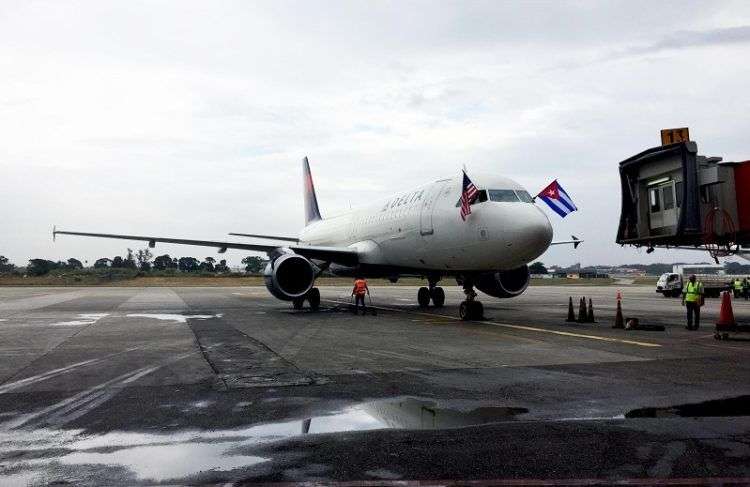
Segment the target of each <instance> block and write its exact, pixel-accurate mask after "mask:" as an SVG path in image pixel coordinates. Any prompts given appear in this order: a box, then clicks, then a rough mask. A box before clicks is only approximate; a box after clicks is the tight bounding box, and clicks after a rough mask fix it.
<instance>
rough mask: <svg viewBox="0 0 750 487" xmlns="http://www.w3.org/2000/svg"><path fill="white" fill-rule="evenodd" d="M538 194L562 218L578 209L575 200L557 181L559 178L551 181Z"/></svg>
mask: <svg viewBox="0 0 750 487" xmlns="http://www.w3.org/2000/svg"><path fill="white" fill-rule="evenodd" d="M536 196H537V198H541V199H542V200H543V201H544V202H545V203H547V206H549V207H550V208H552V209H553V210H554V211H555V213H557V214H558V215H560V216H561V217H562V218H565V216H566V215H568V214H569V213H572V212H574V211H576V210H577V209H578V208H577V207H576V205H575V204H574V203H573V200H572V199H570V196H568V193H566V192H565V190H564V189H563V188H562V186H560V183H558V182H557V179H555V180H554V181H552V182H551V183H549V186H547V187H546V188H544V189H543V190H541V191H540V192H539V194H538V195H536Z"/></svg>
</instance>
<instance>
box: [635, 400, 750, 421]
mask: <svg viewBox="0 0 750 487" xmlns="http://www.w3.org/2000/svg"><path fill="white" fill-rule="evenodd" d="M710 416H750V396H738V397H730V398H727V399H715V400H712V401H705V402H699V403H695V404H681V405H678V406H669V407H663V408H641V409H634V410H632V411H629V412H627V413H625V417H626V418H665V417H667V418H668V417H687V418H701V417H710Z"/></svg>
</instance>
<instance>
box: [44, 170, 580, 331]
mask: <svg viewBox="0 0 750 487" xmlns="http://www.w3.org/2000/svg"><path fill="white" fill-rule="evenodd" d="M302 170H303V183H304V184H303V186H304V210H305V227H304V228H303V229H302V231H301V232H300V234H299V236H298V237H288V236H274V235H261V234H248V233H231V234H230V235H234V236H241V237H252V238H262V239H266V240H271V241H274V242H271V243H243V242H220V241H208V240H189V239H180V238H165V237H153V236H139V235H118V234H105V233H89V232H74V231H66V230H57V229H56V228H53V239H55V238H56V237H57V235H76V236H84V237H101V238H115V239H126V240H141V241H144V242H148V245H149V247H151V248H153V247H155V245H156V243H157V242H161V243H171V244H185V245H197V246H205V247H215V248H217V249H218V252H219V253H224V252H226V251H227V249H240V250H250V251H260V252H266V253H267V254H268V256H269V263H268V265H267V266H266V268H265V270H264V273H263V276H264V282H265V285H266V287H267V288H268V291H269V292H270V293H271V294H272V295H273V296H274V297H276V298H278V299H280V300H283V301H291V302H292V305H293V307H294V309H302V308H303V306H304V303H305V302H307V303H308V305H309V307H310V308H311V309H313V310H317V309H318V308H319V306H320V290H319V289H318V288H316V287H315V280H316V279H317V278H318V277H319V276H320V275H321V274H322V273H323V272H324V271H326V270H328V271H330V272H331V273H333V274H334V275H339V276H362V277H384V278H388V279H390V280H391V282H396V281H397V280H398V279H399V278H400V277H402V276H418V277H422V278H426V279H427V283H428V285H427V286H422V287H420V288H419V290H418V292H417V302H418V304H419V306H420V307H427V306H429V304H430V302H432V304H433V306H435V307H442V306H443V305H444V303H445V292H444V291H443V288H442V287H439V286H438V283H439V282H440V280H441V279H442V278H444V277H449V276H450V277H454V278H455V279H456V281H457V282H458V284H459V285H461V286H463V290H464V294H465V295H466V299H465V300H464V301H463V302H461V304H460V307H459V316H460V317H461V318H462V319H464V320H474V319H481V318H482V317H483V305H482V303H481V302H480V301H478V300H477V299H476V297H477V294H476V292H475V291H474V288H475V287H476V288H477V289H478V290H480V291H482V292H483V293H485V294H487V295H489V296H492V297H495V298H512V297H515V296H518V295H520V294H522V293H523V292H524V291H525V290H526V288H527V286H528V285H529V277H530V275H529V268H528V263H529V262H531V261H533V260H534V259H536V258H537V257H539V256H540V255H542V254H543V253H544V252H545V251H546V250H547V248H549V246H550V245H558V244H573V247H574V248H577V247H578V245H579V244H580V243H581V242H582V240H579V239H578V238H576V237H575V236H572V240H567V241H560V242H553V241H552V226H551V225H550V222H549V219H548V218H547V216H546V214H545V213H544V212H543V211H542V210H541V209H540V208H538V207H537V206H536V205H535V204H534V198H532V197H531V196H530V195H529V193H528V192H527V191H526V190H525V189H524V188H523V187H522V186H521V185H519V184H518V183H516V182H514V181H512V180H511V179H507V178H504V177H499V176H496V175H489V174H487V175H478V176H477V177H476V178H475V180H476V183H475V184H476V187H477V194H476V196H475V197H474V199H473V202H472V203H471V206H470V209H471V213H470V214H469V215H467V216H466V219H465V220H463V219H462V217H461V215H460V206H461V199H460V196H461V193H462V183H463V178H462V175H461V176H457V177H452V178H447V179H439V180H437V181H433V182H431V183H428V184H425V185H422V186H419V187H417V188H414V189H412V190H409V191H401V192H399V193H396V194H395V195H393V196H391V197H389V198H387V199H385V200H383V201H379V202H377V203H374V204H371V205H368V206H366V207H364V208H361V209H357V210H353V211H349V212H346V213H343V214H341V215H338V216H334V217H331V218H323V217H322V216H321V213H320V209H319V207H318V199H317V197H316V194H315V186H314V184H313V179H312V174H311V172H310V164H309V161H308V159H307V157H305V158H304V159H303V161H302Z"/></svg>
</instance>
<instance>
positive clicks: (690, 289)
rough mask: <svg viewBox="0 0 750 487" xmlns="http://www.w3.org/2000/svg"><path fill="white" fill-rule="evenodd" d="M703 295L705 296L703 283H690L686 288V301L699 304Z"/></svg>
mask: <svg viewBox="0 0 750 487" xmlns="http://www.w3.org/2000/svg"><path fill="white" fill-rule="evenodd" d="M701 294H703V283H702V282H700V281H695V283H692V282H690V281H688V283H687V285H686V286H685V301H689V302H691V303H694V302H698V301H700V297H701Z"/></svg>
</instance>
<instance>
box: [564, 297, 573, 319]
mask: <svg viewBox="0 0 750 487" xmlns="http://www.w3.org/2000/svg"><path fill="white" fill-rule="evenodd" d="M575 320H576V314H575V312H574V311H573V296H570V297H569V298H568V319H566V320H565V321H567V322H568V323H571V322H573V321H575Z"/></svg>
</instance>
